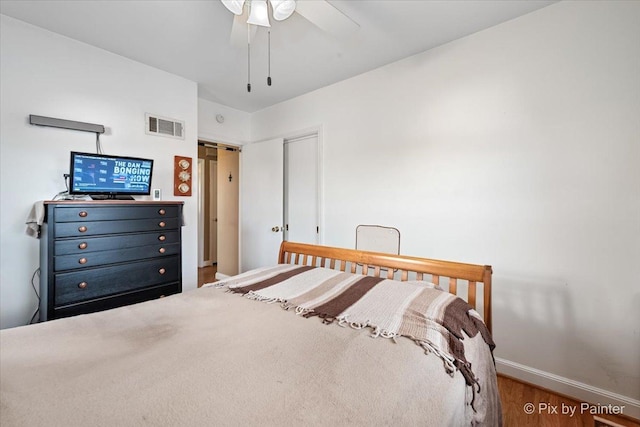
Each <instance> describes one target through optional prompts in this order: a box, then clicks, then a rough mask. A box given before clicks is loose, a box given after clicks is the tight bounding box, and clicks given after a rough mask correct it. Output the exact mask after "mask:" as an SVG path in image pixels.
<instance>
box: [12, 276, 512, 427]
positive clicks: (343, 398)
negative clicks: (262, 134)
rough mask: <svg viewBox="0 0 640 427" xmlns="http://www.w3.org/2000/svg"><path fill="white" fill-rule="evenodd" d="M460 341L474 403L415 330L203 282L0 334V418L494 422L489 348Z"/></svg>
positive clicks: (48, 421) (82, 422)
mask: <svg viewBox="0 0 640 427" xmlns="http://www.w3.org/2000/svg"><path fill="white" fill-rule="evenodd" d="M464 345H465V354H466V356H467V359H468V360H469V361H470V362H471V363H472V365H473V369H474V373H475V374H476V375H477V376H478V377H479V378H480V386H481V392H480V393H477V394H476V397H475V402H474V407H475V410H474V409H473V408H472V407H471V405H470V403H471V399H472V397H473V394H472V391H471V387H469V386H467V385H466V384H465V380H464V378H463V377H462V375H460V373H459V372H457V373H456V374H455V375H454V376H453V377H451V376H450V375H448V374H447V373H446V372H445V370H444V369H443V362H442V360H441V359H440V358H438V357H436V356H435V355H433V354H431V355H425V354H424V351H423V350H422V348H420V347H419V346H417V345H416V344H415V343H413V342H412V341H411V340H404V339H398V340H397V343H395V344H394V343H393V342H392V341H391V340H386V339H372V338H371V337H370V336H369V333H367V332H366V331H362V330H355V329H351V328H341V327H338V326H337V325H335V324H334V325H324V324H322V322H321V321H320V320H319V319H317V318H310V319H305V318H302V317H300V316H296V315H295V314H293V313H291V312H289V311H284V310H282V309H281V308H280V307H279V306H278V305H269V304H264V303H259V302H256V301H251V300H249V299H246V298H243V297H241V296H239V295H236V294H230V293H225V292H224V291H223V290H220V289H215V288H202V289H198V290H195V291H190V292H186V293H183V294H179V295H173V296H170V297H167V298H163V299H160V300H156V301H150V302H146V303H142V304H136V305H133V306H128V307H122V308H118V309H114V310H109V311H105V312H100V313H94V314H89V315H82V316H76V317H73V318H67V319H61V320H54V321H50V322H46V323H42V324H37V325H30V326H24V327H19V328H14V329H8V330H2V331H0V349H1V350H0V425H2V426H38V425H42V426H45V425H46V426H137V425H146V426H148V425H151V426H254V425H255V426H257V425H260V426H279V425H324V426H343V425H362V426H377V425H394V426H400V425H402V426H463V425H475V424H479V425H489V426H494V425H499V424H500V423H501V412H500V402H499V398H498V394H497V385H496V379H495V370H494V366H493V361H492V358H491V354H490V352H489V349H488V347H487V345H486V344H485V343H484V342H483V340H482V337H480V335H478V336H476V337H475V338H473V339H468V338H467V339H465V340H464Z"/></svg>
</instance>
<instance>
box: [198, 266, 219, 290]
mask: <svg viewBox="0 0 640 427" xmlns="http://www.w3.org/2000/svg"><path fill="white" fill-rule="evenodd" d="M216 271H218V266H217V265H215V264H214V265H210V266H208V267H203V268H198V287H201V286H202V285H204V284H205V283H211V282H215V281H216Z"/></svg>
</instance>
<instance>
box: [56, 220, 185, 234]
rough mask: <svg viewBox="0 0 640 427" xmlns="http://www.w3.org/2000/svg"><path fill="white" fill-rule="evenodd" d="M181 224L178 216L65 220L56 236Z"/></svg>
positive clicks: (154, 228)
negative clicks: (81, 220)
mask: <svg viewBox="0 0 640 427" xmlns="http://www.w3.org/2000/svg"><path fill="white" fill-rule="evenodd" d="M179 225H180V224H179V221H178V218H162V219H156V218H148V219H134V220H121V221H87V222H63V223H60V224H56V228H55V234H56V235H55V237H56V238H61V237H80V236H96V235H100V234H114V233H135V232H142V231H161V230H171V229H177V228H178V226H179Z"/></svg>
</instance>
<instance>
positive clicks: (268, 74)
mask: <svg viewBox="0 0 640 427" xmlns="http://www.w3.org/2000/svg"><path fill="white" fill-rule="evenodd" d="M268 33H269V34H268V35H269V47H268V49H267V51H268V52H269V63H268V64H269V65H268V72H267V86H271V30H269V32H268Z"/></svg>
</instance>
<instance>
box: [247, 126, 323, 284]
mask: <svg viewBox="0 0 640 427" xmlns="http://www.w3.org/2000/svg"><path fill="white" fill-rule="evenodd" d="M311 134H317V135H318V147H317V151H318V153H317V154H318V155H317V166H318V185H317V187H318V188H317V193H318V226H319V227H320V232H319V233H318V244H319V245H323V244H324V242H325V230H324V229H325V216H324V204H325V194H324V130H323V125H318V126H313V127H309V128H305V129H299V130H292V131H289V132H286V133H284V134H280V135H275V136H270V137H267V138H261V139H259V140H257V141H254V142H252V143H260V142H266V141H271V140H273V139H277V138H282V140H283V144H284V141H285V140H289V139H297V138H302V137H304V136H308V135H311ZM283 149H284V147H283ZM242 168H243V158H242V150H240V176H242ZM242 185H243V183H242V182H240V193H242ZM239 203H240V206H239V216H240V218H239V219H238V221H239V224H242V222H243V218H242V212H243V209H244V207H243V206H242V194H241V195H240V202H239ZM242 233H243V231H242V227H239V230H238V234H239V236H238V239H239V242H238V251H239V254H238V263H239V271H240V272H243V271H244V267H243V265H242V253H243V248H242V240H243V238H242V237H243V236H242ZM273 257H274V259H277V254H273Z"/></svg>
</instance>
